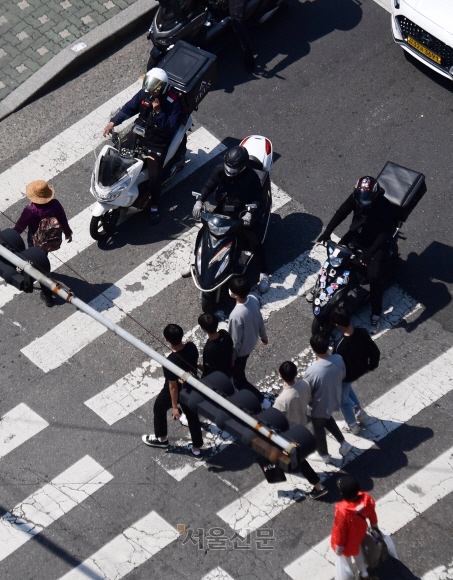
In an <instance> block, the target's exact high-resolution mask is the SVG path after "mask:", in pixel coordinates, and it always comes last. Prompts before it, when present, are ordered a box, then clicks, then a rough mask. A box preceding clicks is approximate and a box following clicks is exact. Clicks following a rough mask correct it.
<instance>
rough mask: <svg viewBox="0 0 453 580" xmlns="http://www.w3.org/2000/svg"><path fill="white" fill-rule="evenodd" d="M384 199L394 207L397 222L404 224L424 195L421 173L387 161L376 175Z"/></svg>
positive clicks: (423, 179) (424, 186)
mask: <svg viewBox="0 0 453 580" xmlns="http://www.w3.org/2000/svg"><path fill="white" fill-rule="evenodd" d="M377 180H378V181H379V185H380V186H381V187H382V188H383V189H384V191H385V194H384V195H385V197H386V198H387V199H388V200H389V201H390V202H391V203H392V204H393V205H395V206H397V207H396V208H395V209H396V217H397V219H398V221H402V222H405V221H406V220H407V218H408V217H409V216H410V214H411V212H412V210H413V209H414V208H415V206H416V205H417V204H418V202H419V201H420V200H421V198H422V197H423V196H424V195H425V193H426V184H425V176H424V175H423V173H419V172H418V171H414V170H413V169H408V168H407V167H402V166H401V165H397V164H396V163H392V162H391V161H387V164H386V165H385V167H384V169H383V170H382V171H381V173H380V174H379V175H378V178H377Z"/></svg>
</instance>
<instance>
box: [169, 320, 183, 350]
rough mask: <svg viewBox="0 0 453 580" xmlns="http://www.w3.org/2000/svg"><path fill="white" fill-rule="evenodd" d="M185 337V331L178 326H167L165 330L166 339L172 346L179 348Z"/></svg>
mask: <svg viewBox="0 0 453 580" xmlns="http://www.w3.org/2000/svg"><path fill="white" fill-rule="evenodd" d="M183 336H184V332H183V329H182V328H181V327H180V326H179V325H178V324H167V326H166V327H165V328H164V337H165V340H167V341H168V342H169V343H170V344H171V346H179V345H180V344H181V342H182V337H183Z"/></svg>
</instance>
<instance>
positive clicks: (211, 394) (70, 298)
mask: <svg viewBox="0 0 453 580" xmlns="http://www.w3.org/2000/svg"><path fill="white" fill-rule="evenodd" d="M0 256H1V257H2V258H5V259H6V260H8V262H10V263H11V264H13V265H14V266H16V268H17V270H18V271H19V272H25V273H26V274H28V275H29V276H31V277H32V278H34V279H35V280H37V281H38V282H39V283H40V284H42V285H43V286H46V288H49V289H50V290H52V292H53V293H54V294H56V295H57V296H60V298H63V300H65V301H66V302H70V303H71V304H74V306H76V307H77V308H78V309H79V310H81V311H82V312H85V314H88V316H91V318H94V319H95V320H97V321H98V322H99V323H100V324H102V325H103V326H105V327H106V328H108V329H109V330H111V331H112V332H114V333H115V334H117V335H118V336H119V337H121V338H123V339H124V340H126V341H127V342H128V343H129V344H132V346H135V348H137V349H138V350H140V351H142V352H143V353H145V354H146V355H148V356H149V357H151V358H152V359H154V360H155V361H156V362H158V363H159V364H160V365H162V366H163V367H165V368H167V369H168V370H169V371H171V372H172V373H173V374H175V375H176V376H178V377H180V378H181V377H183V380H184V381H185V382H187V383H188V384H189V385H191V386H192V387H194V388H195V389H197V390H198V391H200V392H201V393H202V394H203V395H204V396H205V397H207V398H208V399H211V400H212V401H214V402H215V403H216V404H218V405H219V406H220V407H222V408H223V409H225V411H228V412H229V413H231V414H232V415H234V416H235V417H237V418H238V419H240V420H241V421H242V422H243V423H245V424H246V425H248V426H249V427H251V428H252V429H254V430H255V431H257V432H258V433H260V434H261V435H263V437H266V439H268V440H270V441H272V443H274V444H275V445H277V446H278V447H280V448H281V449H282V450H283V451H284V452H285V454H287V455H290V454H291V451H292V450H293V449H295V448H296V447H297V444H296V443H294V442H293V441H289V440H288V439H286V438H285V437H282V436H281V435H279V434H278V433H275V432H274V431H272V430H271V429H269V428H268V427H266V426H264V425H262V424H261V423H260V422H259V421H257V420H256V419H254V418H253V417H251V416H250V415H248V414H247V413H245V412H244V411H242V410H241V409H239V407H237V406H236V405H234V404H233V403H230V402H229V401H228V400H226V399H225V398H224V397H222V396H221V395H219V394H218V393H216V392H215V391H213V390H212V389H210V388H209V387H207V386H206V385H204V384H203V383H202V382H200V381H199V380H198V379H197V378H196V377H193V376H192V375H190V374H188V373H187V372H186V371H183V370H182V369H180V368H179V367H178V366H176V365H175V364H173V363H172V362H170V361H169V360H168V359H167V358H166V357H164V356H162V355H161V354H159V353H158V352H156V351H155V350H153V349H152V348H151V347H149V346H148V345H147V344H145V343H144V342H142V341H141V340H139V339H138V338H136V337H135V336H133V335H132V334H130V333H129V332H127V331H126V330H124V329H123V328H121V327H119V326H118V325H117V324H115V323H114V322H112V321H111V320H109V319H108V318H105V316H103V315H102V314H101V313H100V312H98V311H97V310H95V309H94V308H92V307H91V306H89V305H88V304H86V303H85V302H82V300H80V299H79V298H76V297H75V296H74V295H73V294H71V293H70V292H67V291H66V290H65V289H64V288H62V287H61V286H60V285H59V284H58V283H57V282H55V281H53V280H51V279H50V278H49V277H47V276H46V275H45V274H42V273H41V272H39V271H38V270H37V269H36V268H34V267H33V266H32V265H31V264H30V263H29V262H26V261H25V260H23V259H22V258H20V257H19V256H17V255H16V254H14V253H13V252H10V251H9V250H7V249H6V248H5V247H3V246H2V245H0Z"/></svg>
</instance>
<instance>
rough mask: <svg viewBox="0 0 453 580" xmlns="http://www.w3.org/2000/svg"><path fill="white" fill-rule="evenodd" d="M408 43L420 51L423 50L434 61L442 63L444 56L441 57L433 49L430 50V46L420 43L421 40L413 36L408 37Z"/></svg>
mask: <svg viewBox="0 0 453 580" xmlns="http://www.w3.org/2000/svg"><path fill="white" fill-rule="evenodd" d="M407 43H408V44H410V45H411V46H413V47H414V48H415V49H416V50H418V52H421V53H422V54H424V55H425V56H427V57H428V58H430V59H431V60H433V61H434V62H437V64H442V57H440V56H439V55H438V54H436V53H435V52H433V51H432V50H429V48H426V46H423V44H420V43H419V42H417V41H416V40H414V39H413V38H412V37H411V36H408V37H407Z"/></svg>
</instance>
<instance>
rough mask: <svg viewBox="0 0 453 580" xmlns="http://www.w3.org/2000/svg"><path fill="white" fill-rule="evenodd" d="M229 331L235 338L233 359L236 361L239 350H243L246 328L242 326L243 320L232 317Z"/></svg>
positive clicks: (233, 338)
mask: <svg viewBox="0 0 453 580" xmlns="http://www.w3.org/2000/svg"><path fill="white" fill-rule="evenodd" d="M228 332H229V334H230V336H231V338H232V340H233V361H234V360H235V359H236V357H237V354H238V352H240V350H241V347H242V339H243V338H244V328H243V326H242V320H237V319H236V318H230V321H229V324H228Z"/></svg>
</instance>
